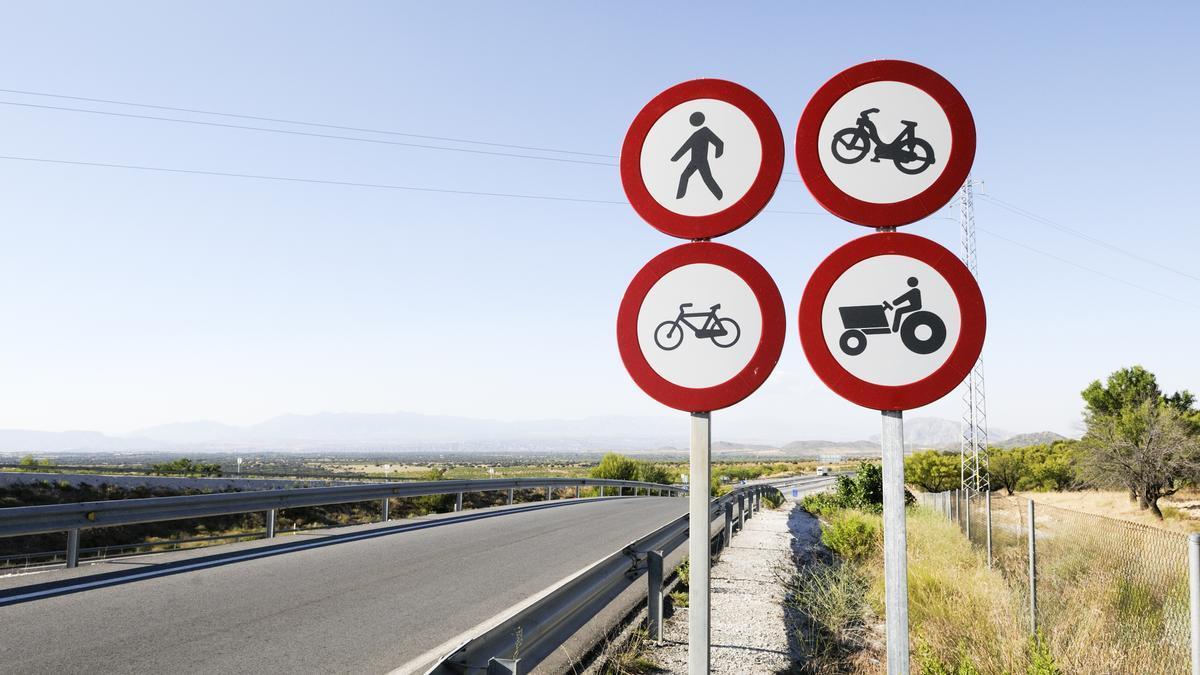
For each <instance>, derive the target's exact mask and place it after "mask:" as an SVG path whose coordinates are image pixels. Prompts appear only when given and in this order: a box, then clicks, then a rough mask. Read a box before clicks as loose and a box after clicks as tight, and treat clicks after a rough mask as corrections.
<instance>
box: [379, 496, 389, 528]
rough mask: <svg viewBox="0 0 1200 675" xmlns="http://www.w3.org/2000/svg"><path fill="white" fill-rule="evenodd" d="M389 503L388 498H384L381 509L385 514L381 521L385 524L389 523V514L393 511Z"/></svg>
mask: <svg viewBox="0 0 1200 675" xmlns="http://www.w3.org/2000/svg"><path fill="white" fill-rule="evenodd" d="M388 502H389V500H388V498H387V497H384V498H383V502H382V504H381V507H380V509H379V510H380V513H382V514H383V518H382V519H381V521H382V522H385V523H386V522H387V521H388V515H389V512H390V511H391V508H390V507H391V505H390V504H389V503H388Z"/></svg>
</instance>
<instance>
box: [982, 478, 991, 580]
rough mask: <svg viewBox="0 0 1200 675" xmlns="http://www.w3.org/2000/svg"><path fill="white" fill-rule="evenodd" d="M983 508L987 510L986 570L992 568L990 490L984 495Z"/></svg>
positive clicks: (989, 488)
mask: <svg viewBox="0 0 1200 675" xmlns="http://www.w3.org/2000/svg"><path fill="white" fill-rule="evenodd" d="M983 507H984V508H985V509H987V555H988V569H991V567H992V489H991V487H988V491H987V492H985V493H984V498H983Z"/></svg>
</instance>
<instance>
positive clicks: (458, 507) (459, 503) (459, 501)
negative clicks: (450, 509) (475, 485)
mask: <svg viewBox="0 0 1200 675" xmlns="http://www.w3.org/2000/svg"><path fill="white" fill-rule="evenodd" d="M454 510H455V511H462V510H463V493H461V492H460V493H458V497H457V498H456V499H455V500H454Z"/></svg>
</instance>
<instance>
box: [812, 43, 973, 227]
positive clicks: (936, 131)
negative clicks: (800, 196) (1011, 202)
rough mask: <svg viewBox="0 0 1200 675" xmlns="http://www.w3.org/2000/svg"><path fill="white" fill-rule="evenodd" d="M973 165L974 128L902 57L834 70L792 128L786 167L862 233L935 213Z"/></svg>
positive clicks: (945, 90) (941, 86)
mask: <svg viewBox="0 0 1200 675" xmlns="http://www.w3.org/2000/svg"><path fill="white" fill-rule="evenodd" d="M974 161H975V122H974V119H973V118H972V117H971V110H970V108H968V107H967V103H966V101H964V100H963V97H962V95H961V94H959V93H958V90H957V89H955V88H954V85H952V84H950V83H949V82H948V81H946V79H945V78H943V77H942V76H941V75H938V74H937V73H935V72H933V71H932V70H930V69H928V68H926V67H924V66H919V65H917V64H915V63H909V62H907V61H870V62H868V63H863V64H860V65H857V66H854V67H852V68H849V69H847V70H845V71H843V72H841V73H839V74H838V75H836V76H835V77H834V78H833V79H831V80H829V82H827V83H825V84H824V85H823V86H822V87H821V88H820V89H818V90H817V93H816V94H814V95H813V97H812V99H811V100H810V101H809V103H808V106H807V107H805V109H804V114H803V115H802V116H801V117H800V124H799V126H798V127H797V129H796V162H797V163H798V164H799V167H800V176H801V177H802V178H803V179H804V183H805V185H807V186H808V189H809V191H810V192H812V195H813V197H814V198H816V200H817V202H819V203H820V204H821V206H823V207H825V209H826V210H828V211H829V212H830V213H832V214H833V215H835V216H837V217H839V218H842V219H843V220H848V221H850V222H852V223H857V224H859V225H866V226H869V227H893V226H896V225H907V224H909V223H912V222H914V221H917V220H920V219H922V218H924V217H926V216H928V215H930V214H932V213H933V212H934V211H937V210H938V209H940V208H942V207H943V206H945V205H946V203H947V202H949V201H950V199H951V198H952V197H953V196H954V194H955V192H957V191H958V189H959V188H960V187H961V186H962V184H963V182H964V181H965V180H966V179H967V174H968V173H970V171H971V164H972V163H973V162H974Z"/></svg>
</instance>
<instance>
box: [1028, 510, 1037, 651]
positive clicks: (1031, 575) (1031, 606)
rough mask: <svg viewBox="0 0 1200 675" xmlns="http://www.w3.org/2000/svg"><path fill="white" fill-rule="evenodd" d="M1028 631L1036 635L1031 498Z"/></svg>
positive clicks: (1035, 563) (1035, 533)
mask: <svg viewBox="0 0 1200 675" xmlns="http://www.w3.org/2000/svg"><path fill="white" fill-rule="evenodd" d="M1029 632H1030V633H1031V634H1032V635H1034V636H1036V635H1037V528H1036V526H1035V525H1034V514H1033V500H1032V499H1030V500H1029Z"/></svg>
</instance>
